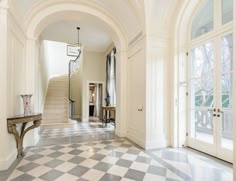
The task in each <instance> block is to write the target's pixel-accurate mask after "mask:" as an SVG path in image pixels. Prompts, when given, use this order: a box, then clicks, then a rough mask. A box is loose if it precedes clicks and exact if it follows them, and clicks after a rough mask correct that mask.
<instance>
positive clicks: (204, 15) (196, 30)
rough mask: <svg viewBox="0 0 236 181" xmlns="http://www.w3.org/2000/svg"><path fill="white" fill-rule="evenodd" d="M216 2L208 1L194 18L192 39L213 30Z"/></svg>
mask: <svg viewBox="0 0 236 181" xmlns="http://www.w3.org/2000/svg"><path fill="white" fill-rule="evenodd" d="M213 7H214V2H213V0H207V1H206V3H205V4H204V5H203V7H202V8H201V9H200V10H199V11H198V13H197V14H196V16H195V17H194V20H193V24H192V29H191V39H194V38H197V37H199V36H201V35H203V34H206V33H208V32H210V31H211V30H213V24H214V8H213Z"/></svg>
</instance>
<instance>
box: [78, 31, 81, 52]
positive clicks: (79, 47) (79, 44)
mask: <svg viewBox="0 0 236 181" xmlns="http://www.w3.org/2000/svg"><path fill="white" fill-rule="evenodd" d="M77 30H78V51H79V52H80V51H81V47H82V45H81V43H80V42H79V31H80V27H77Z"/></svg>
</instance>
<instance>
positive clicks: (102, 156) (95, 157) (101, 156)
mask: <svg viewBox="0 0 236 181" xmlns="http://www.w3.org/2000/svg"><path fill="white" fill-rule="evenodd" d="M103 158H105V156H104V155H102V154H98V153H96V154H94V155H93V156H91V157H90V159H93V160H97V161H101V160H102V159H103Z"/></svg>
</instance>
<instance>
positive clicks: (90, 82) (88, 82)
mask: <svg viewBox="0 0 236 181" xmlns="http://www.w3.org/2000/svg"><path fill="white" fill-rule="evenodd" d="M89 84H102V97H103V98H105V94H106V93H105V91H106V87H105V82H104V81H92V80H88V81H87V84H86V91H87V97H86V103H85V105H84V106H85V107H86V109H87V111H86V112H87V120H88V121H89ZM102 105H104V99H103V100H102ZM83 109H84V108H83Z"/></svg>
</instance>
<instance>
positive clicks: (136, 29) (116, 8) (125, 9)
mask: <svg viewBox="0 0 236 181" xmlns="http://www.w3.org/2000/svg"><path fill="white" fill-rule="evenodd" d="M11 1H12V4H13V5H14V7H15V8H14V9H15V10H16V11H17V14H19V16H21V17H22V19H23V20H24V19H26V16H27V14H28V13H29V11H31V10H32V9H33V7H35V6H38V5H39V3H44V2H46V0H11ZM50 1H57V0H47V2H50ZM59 1H64V2H70V1H69V0H58V2H59ZM76 1H78V2H82V1H83V0H73V2H76ZM140 1H142V0H89V2H91V3H94V4H97V5H100V6H101V7H103V8H104V9H105V10H106V11H107V12H108V13H110V14H112V15H113V16H115V17H116V18H117V19H118V20H119V22H120V23H121V24H122V26H123V27H124V29H125V30H126V33H127V38H128V40H131V39H132V38H134V37H135V36H136V35H137V34H138V33H140V31H141V26H142V23H141V22H140V21H141V20H140V18H139V17H140V14H138V11H137V9H140V8H141V7H140ZM69 24H70V23H69ZM58 26H62V23H61V24H60V25H58ZM91 26H92V25H91ZM93 27H95V26H93ZM49 29H50V28H49ZM49 29H48V31H50V30H49ZM63 29H64V30H65V29H70V28H63ZM99 29H100V27H97V28H95V30H99ZM61 31H62V30H61ZM90 33H91V30H90ZM94 33H95V32H94ZM94 33H92V35H93V34H94ZM103 34H104V33H102V34H101V36H104V35H103ZM106 39H108V38H106Z"/></svg>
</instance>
